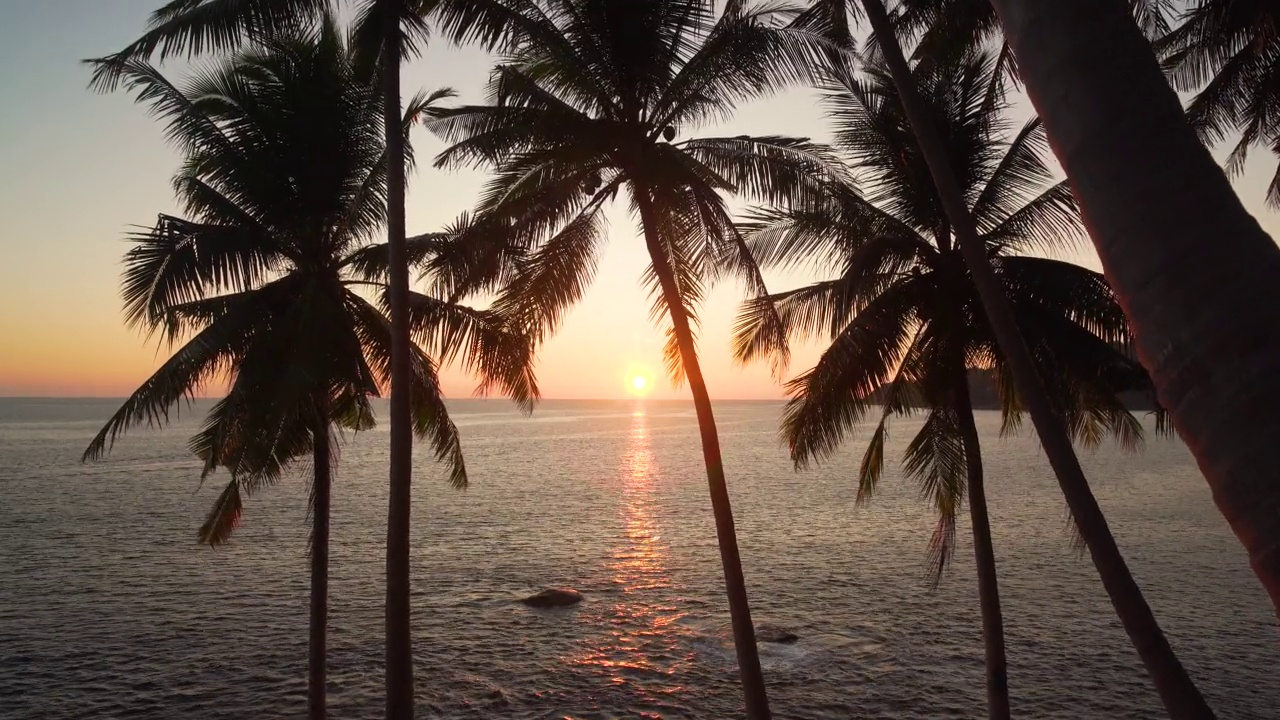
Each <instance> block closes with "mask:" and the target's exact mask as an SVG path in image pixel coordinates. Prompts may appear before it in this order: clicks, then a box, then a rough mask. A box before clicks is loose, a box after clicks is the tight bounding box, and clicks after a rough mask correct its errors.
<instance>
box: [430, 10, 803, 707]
mask: <svg viewBox="0 0 1280 720" xmlns="http://www.w3.org/2000/svg"><path fill="white" fill-rule="evenodd" d="M509 4H510V5H511V6H512V7H514V8H517V9H518V10H519V14H520V18H519V19H518V20H514V21H512V22H511V23H510V24H509V27H511V28H513V30H512V36H511V39H510V41H509V42H508V44H507V45H506V46H505V47H506V53H505V57H504V58H503V60H502V63H501V64H500V65H499V66H498V67H497V68H496V69H495V70H494V73H493V76H492V80H491V83H490V86H489V90H488V92H489V97H490V98H491V104H487V105H478V106H465V107H459V108H456V109H452V110H448V111H442V112H438V113H436V114H435V116H434V119H433V120H432V121H430V122H429V125H430V126H431V127H432V128H433V129H434V130H435V131H436V132H437V133H439V134H440V135H441V136H443V137H444V138H445V139H446V140H448V141H450V142H452V143H454V144H453V145H452V147H450V148H448V149H447V150H445V151H444V152H443V153H442V154H441V155H440V156H439V158H438V159H437V165H439V166H456V165H460V164H465V163H470V164H475V165H487V166H493V167H495V168H496V173H495V175H494V177H493V178H492V180H491V181H490V182H489V184H488V187H487V188H486V190H485V193H484V197H483V199H482V201H481V203H480V208H479V211H480V212H481V213H482V215H483V216H484V217H486V218H488V219H489V220H488V221H489V222H500V223H506V224H507V226H509V227H510V228H511V229H512V231H513V232H514V233H515V234H516V235H517V236H519V237H522V238H523V239H524V240H523V241H524V242H525V243H526V244H527V247H528V248H529V251H530V255H529V257H528V258H527V259H526V261H524V262H523V263H521V265H520V269H519V271H518V272H517V274H516V276H515V277H514V278H512V280H511V282H509V283H508V284H507V286H506V288H505V289H504V290H503V291H502V293H501V294H500V295H499V296H498V299H497V301H496V302H495V306H494V307H495V308H496V309H497V310H498V311H499V312H501V313H503V315H504V316H505V317H508V318H511V319H512V321H513V322H516V323H519V324H521V325H523V326H525V327H529V328H532V329H535V330H537V331H539V332H542V333H546V332H550V331H552V330H554V329H555V327H556V326H557V325H558V323H559V321H560V319H561V318H562V317H563V315H564V313H565V311H566V310H567V308H568V307H569V306H570V305H572V304H573V303H575V302H577V301H578V300H579V299H580V298H581V297H582V295H583V293H584V292H585V290H586V288H587V286H588V284H589V283H590V281H591V278H592V274H593V270H594V268H595V263H596V259H597V258H598V256H599V253H600V251H601V249H602V246H603V241H604V238H605V231H604V217H603V213H604V209H605V207H606V206H607V205H608V204H609V203H610V201H611V200H613V199H614V198H615V197H616V196H617V195H618V194H619V193H620V192H624V191H625V193H626V194H627V195H628V196H629V200H630V208H631V211H632V213H633V217H637V218H638V219H639V225H640V229H641V231H642V233H643V236H644V240H645V246H646V248H647V250H648V252H649V258H650V261H651V265H650V267H649V268H648V270H647V272H646V274H645V279H646V281H647V283H648V285H649V287H650V288H651V292H652V294H653V297H654V309H653V313H654V317H655V319H657V318H659V317H662V316H666V317H668V318H669V319H670V321H671V325H670V327H669V328H668V343H667V348H666V360H667V365H668V370H669V372H670V374H671V376H672V378H673V380H676V381H677V382H678V381H680V380H681V379H687V380H688V382H689V387H690V389H691V390H692V393H693V399H694V405H695V407H696V410H697V417H698V425H699V429H700V432H701V436H702V447H703V459H704V461H705V463H706V468H707V476H708V481H709V484H710V491H711V502H712V509H713V512H714V516H715V522H716V532H717V537H718V539H719V543H720V553H721V561H722V564H723V569H724V574H725V584H726V588H727V591H728V597H729V607H730V614H731V618H732V624H733V631H734V641H735V645H736V649H737V655H738V663H739V670H740V672H741V675H742V681H743V687H744V692H745V695H746V708H747V714H748V716H749V717H751V718H753V719H759V718H767V717H769V706H768V699H767V696H766V693H765V687H764V681H763V677H762V674H761V672H760V663H759V657H758V653H757V648H756V642H755V631H754V628H753V626H752V623H751V614H750V609H749V606H748V603H747V592H746V584H745V581H744V578H743V573H742V563H741V558H740V556H739V551H738V544H737V539H736V535H735V531H734V522H733V512H732V508H731V505H730V502H729V493H728V488H727V486H726V483H725V476H724V465H723V463H722V460H721V456H720V443H719V438H718V435H717V432H716V426H715V418H714V414H713V412H712V407H711V399H710V397H709V395H708V393H707V387H706V383H705V382H704V380H703V376H702V370H701V368H700V366H699V363H698V356H697V352H696V348H695V325H696V322H697V314H696V310H697V307H698V303H699V301H700V299H701V298H702V296H703V291H704V288H705V286H706V283H707V282H709V281H711V280H712V279H713V278H715V277H716V276H718V275H723V274H728V273H732V274H736V275H738V276H739V277H741V278H743V279H744V280H745V281H746V282H747V283H748V286H749V287H751V288H752V290H753V292H756V293H760V292H763V288H764V286H763V281H762V279H761V277H760V274H759V272H758V269H757V268H756V267H755V264H754V262H753V261H752V259H751V257H750V254H749V253H747V252H746V250H745V247H744V246H743V244H742V239H741V237H740V236H739V235H738V233H737V231H736V230H735V228H734V226H733V222H732V218H731V215H730V213H729V211H728V209H727V207H726V205H725V199H724V196H725V195H726V194H728V193H734V192H736V193H740V194H742V195H744V196H747V197H752V198H758V199H760V200H763V201H769V202H785V201H789V200H800V199H803V198H804V197H807V196H809V195H811V194H812V193H814V192H816V191H817V189H818V188H817V186H816V184H815V183H814V181H813V180H812V178H813V177H814V176H815V175H820V174H821V172H822V169H823V167H824V165H825V163H826V161H827V158H826V157H825V155H824V154H823V153H822V151H821V150H820V149H819V148H817V147H816V146H814V145H812V144H811V143H809V142H807V141H804V140H799V139H791V138H783V137H758V138H752V137H746V136H741V137H733V138H699V139H685V140H680V141H677V138H678V137H679V136H680V135H687V134H688V133H689V132H690V131H691V130H693V129H694V128H696V127H697V126H699V125H701V124H703V123H705V122H706V121H708V120H711V119H715V118H719V117H724V116H727V115H728V114H729V113H730V112H731V111H732V109H733V107H734V105H735V104H736V103H737V102H740V101H743V100H746V99H750V98H755V97H760V96H763V95H767V94H770V93H772V92H774V91H776V90H778V89H780V88H781V87H783V86H784V85H786V84H788V83H790V82H793V81H804V80H807V79H808V78H809V77H810V68H811V67H813V65H812V63H813V62H814V61H815V60H817V59H818V58H819V57H820V55H821V47H822V43H821V42H820V41H819V39H818V38H817V37H816V36H814V34H813V33H810V32H808V31H804V30H798V29H788V28H786V27H785V24H786V23H787V21H788V20H789V19H790V17H791V16H792V12H791V8H787V7H784V6H782V5H780V4H778V3H768V4H765V5H755V4H752V3H747V2H736V1H735V2H730V3H728V5H727V6H726V7H725V8H724V10H723V11H722V12H720V13H717V12H716V10H715V9H714V7H713V5H714V4H713V3H710V2H707V0H672V1H671V2H661V3H659V2H634V3H629V2H609V1H607V0H528V1H524V2H515V1H512V2H510V3H509Z"/></svg>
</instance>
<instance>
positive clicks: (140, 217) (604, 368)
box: [0, 0, 1280, 398]
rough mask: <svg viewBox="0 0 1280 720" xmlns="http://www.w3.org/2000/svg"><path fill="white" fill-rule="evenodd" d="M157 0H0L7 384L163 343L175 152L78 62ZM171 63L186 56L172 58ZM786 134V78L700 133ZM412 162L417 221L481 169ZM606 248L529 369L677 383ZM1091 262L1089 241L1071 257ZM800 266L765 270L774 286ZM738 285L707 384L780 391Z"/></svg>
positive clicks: (446, 211)
mask: <svg viewBox="0 0 1280 720" xmlns="http://www.w3.org/2000/svg"><path fill="white" fill-rule="evenodd" d="M159 4H160V0H3V2H0V97H3V98H4V101H3V103H0V396H10V395H58V396H63V395H70V396H86V395H96V396H122V395H125V394H128V393H129V392H130V391H131V390H132V389H133V388H134V387H136V386H137V384H138V383H139V382H140V381H142V380H143V379H145V378H146V377H147V375H148V374H149V373H150V372H151V370H152V369H154V367H155V366H156V365H157V364H158V362H160V360H161V359H162V354H163V353H164V351H165V348H158V347H157V346H156V344H155V343H154V342H150V343H148V342H145V341H144V339H143V338H142V337H140V336H139V335H138V334H136V333H135V332H134V331H132V330H129V329H127V328H125V327H124V325H123V322H122V319H121V312H120V301H119V293H118V287H119V276H120V260H121V257H122V255H123V253H124V251H125V249H126V247H127V246H126V244H125V243H124V242H123V240H122V235H123V233H124V232H125V231H126V230H127V229H128V227H129V226H130V225H146V224H150V223H151V222H152V221H153V220H154V218H155V216H156V214H157V213H160V212H174V211H175V209H176V208H175V204H174V202H173V197H172V193H171V192H170V187H169V180H170V177H171V175H172V173H173V170H174V169H175V167H176V165H177V157H176V155H175V154H174V153H173V151H172V150H171V149H170V148H169V147H168V146H167V145H166V144H165V142H164V140H163V138H162V136H161V130H160V127H159V126H158V125H157V124H156V123H155V122H154V121H153V120H151V119H150V118H149V117H148V116H147V114H146V111H145V109H144V108H142V107H140V106H137V105H135V104H134V103H133V102H132V101H131V99H130V98H129V97H127V96H126V95H125V94H123V93H118V94H115V95H109V96H103V95H95V94H93V93H91V92H90V91H88V90H87V89H86V83H87V81H88V72H87V70H86V69H85V68H84V67H83V66H82V65H80V64H79V63H78V60H79V59H81V58H85V57H93V56H100V55H102V54H105V53H107V52H110V51H112V50H115V49H118V48H119V47H120V46H122V45H124V44H125V43H126V42H128V41H129V40H131V39H132V38H134V37H135V36H136V35H137V34H138V33H139V32H140V31H141V30H142V28H143V27H144V23H145V19H146V17H147V15H148V13H149V12H150V11H151V10H153V9H154V8H155V7H157V6H159ZM488 69H489V58H488V57H486V56H485V55H484V54H483V53H480V52H478V51H475V50H465V49H464V50H457V49H452V48H448V47H446V46H444V45H442V44H440V45H437V46H436V47H434V48H432V49H431V50H430V51H429V52H428V53H427V55H426V57H424V58H422V59H420V60H416V61H414V62H413V63H412V64H410V65H409V66H408V67H407V69H406V72H405V90H406V94H408V93H409V92H411V91H413V90H415V89H418V88H436V87H441V86H449V87H453V88H454V89H456V90H457V91H458V92H459V93H460V95H461V99H462V100H463V101H478V100H479V99H480V91H481V88H482V86H483V83H484V80H485V79H486V77H487V73H488ZM172 70H173V73H174V74H175V75H178V76H180V75H181V69H180V67H179V66H173V67H172ZM743 133H759V134H764V133H770V134H787V135H800V136H807V137H813V138H815V139H825V138H826V137H827V136H828V132H827V128H826V124H825V123H824V122H823V120H822V114H821V109H820V108H819V107H818V106H817V105H816V103H815V102H814V97H813V94H812V93H810V92H808V91H796V92H793V93H789V94H787V95H785V96H782V97H778V98H774V99H771V100H768V101H764V102H759V103H754V104H752V105H750V106H746V107H744V108H742V109H741V111H740V112H739V113H738V115H737V116H736V118H735V120H734V121H733V122H732V123H730V124H727V125H724V126H720V127H714V128H707V129H705V130H703V134H725V135H738V134H743ZM414 142H415V145H416V147H417V149H418V153H419V158H421V159H422V160H423V162H420V167H419V169H418V171H417V173H416V175H415V176H413V177H412V178H411V186H410V193H409V199H408V227H409V232H410V233H411V234H413V233H420V232H427V231H431V230H434V229H437V228H439V227H440V226H442V225H443V224H445V223H447V222H448V221H450V220H451V219H452V218H454V217H455V216H456V215H457V214H458V213H459V212H461V211H463V210H466V209H468V208H469V207H470V206H471V205H472V203H473V202H474V198H475V195H476V192H477V190H478V189H479V187H480V184H481V182H482V181H483V175H482V174H481V173H478V172H451V173H445V172H441V171H437V170H434V169H432V168H431V167H430V163H429V162H426V161H425V160H427V159H428V158H430V157H432V156H433V155H434V154H435V153H436V152H438V151H439V150H440V149H441V148H442V147H443V146H442V144H441V143H440V142H439V141H438V140H436V139H435V138H433V137H432V136H431V135H430V134H429V133H427V132H425V131H420V132H418V133H417V135H415V137H414ZM1274 162H1275V161H1274V158H1271V157H1268V156H1267V153H1265V152H1264V151H1262V150H1259V151H1258V152H1257V153H1256V159H1255V160H1254V161H1253V162H1252V164H1251V166H1250V168H1249V169H1248V172H1247V173H1246V175H1245V176H1244V177H1243V178H1241V179H1240V180H1239V181H1238V182H1237V187H1238V189H1239V191H1240V192H1241V195H1242V197H1243V198H1244V199H1245V202H1246V204H1247V205H1248V207H1249V208H1250V210H1251V211H1252V212H1254V213H1255V214H1256V215H1257V216H1258V217H1259V219H1261V220H1262V222H1263V225H1264V227H1266V228H1267V229H1268V231H1269V232H1271V233H1272V236H1273V237H1274V236H1275V235H1276V233H1277V232H1278V231H1280V222H1277V218H1276V215H1275V214H1274V212H1272V211H1269V210H1267V209H1266V208H1265V207H1264V206H1263V204H1262V199H1261V198H1262V194H1263V192H1264V189H1265V187H1266V182H1267V179H1268V175H1269V173H1270V172H1272V171H1273V169H1274ZM611 220H612V224H611V236H610V245H609V250H608V252H607V253H606V254H605V256H604V259H603V262H602V263H601V266H600V271H599V274H598V276H597V279H596V283H595V285H594V287H593V289H592V290H591V292H590V293H589V294H588V295H587V297H586V298H585V299H584V301H583V302H582V303H581V304H580V305H579V306H578V308H577V310H576V311H575V312H574V313H573V314H572V315H571V316H570V317H569V319H568V321H567V322H566V323H565V325H564V327H563V329H562V330H561V332H560V333H559V335H558V336H557V337H556V338H555V339H553V340H552V341H551V342H550V343H549V344H548V345H547V346H546V347H545V348H544V349H543V351H542V353H541V356H540V362H539V370H538V374H539V378H540V381H541V384H542V388H543V394H544V396H545V397H549V398H607V397H618V396H622V395H625V394H626V393H627V391H628V389H627V386H628V385H629V384H630V382H631V379H632V377H633V376H634V375H636V374H640V375H644V376H647V377H649V378H650V379H651V384H652V385H653V392H652V396H653V397H683V396H684V395H685V393H686V392H687V390H685V389H681V390H674V389H672V388H671V387H670V384H669V383H668V382H667V381H666V379H665V378H664V377H663V375H662V354H661V353H662V344H663V343H662V335H661V333H660V332H659V331H658V330H656V329H655V328H654V327H653V325H652V324H651V323H650V322H649V320H648V308H649V302H648V300H647V298H646V292H645V290H644V289H643V288H642V287H641V285H640V280H639V279H640V274H641V271H642V269H643V268H644V266H645V263H646V261H647V260H646V255H645V252H644V247H643V242H642V241H641V240H640V239H639V238H638V237H637V236H636V233H635V232H634V228H633V225H632V223H631V222H630V221H629V219H628V218H627V216H626V213H625V210H621V209H620V211H619V212H615V213H614V214H613V215H612V217H611ZM1073 259H1075V260H1077V261H1079V262H1081V263H1083V264H1086V265H1090V266H1092V267H1097V262H1096V259H1095V258H1093V257H1092V255H1091V254H1090V253H1087V252H1082V253H1081V254H1080V255H1079V256H1078V257H1075V258H1073ZM803 279H804V278H803V277H801V276H795V275H793V276H778V275H772V276H770V277H769V281H770V289H771V290H782V289H787V288H789V287H794V286H795V285H797V284H799V283H800V282H801V281H802V280H803ZM739 300H741V290H740V288H738V287H736V286H734V285H733V284H729V283H726V284H723V285H721V286H718V287H717V288H716V289H715V291H714V292H713V293H712V295H711V297H710V299H709V301H708V303H707V306H706V307H705V309H704V310H703V312H702V320H703V331H702V333H701V336H700V343H699V347H700V350H701V353H700V354H701V357H702V362H703V367H704V372H705V374H706V376H707V381H708V384H709V385H710V389H711V393H712V395H713V397H719V398H777V397H781V396H782V390H781V388H780V387H779V386H778V384H777V383H776V382H775V381H774V380H773V379H772V378H771V377H770V375H769V372H768V370H767V368H766V367H764V366H762V365H761V366H755V367H751V368H747V369H741V368H738V367H736V366H735V365H734V363H733V362H732V359H731V357H730V353H729V336H730V326H731V323H732V319H733V315H734V312H735V307H736V305H737V303H738V301H739ZM817 351H818V349H817V348H816V347H805V348H797V351H796V353H795V357H794V361H793V365H792V371H793V372H797V371H800V370H803V369H804V368H806V367H808V366H810V365H812V363H813V361H814V360H815V359H816V357H817ZM445 380H446V389H447V390H448V391H449V393H450V395H452V396H455V397H459V396H467V395H470V393H471V389H472V387H473V386H474V383H473V381H472V380H470V379H469V378H467V377H466V376H465V375H464V374H463V373H461V372H459V371H457V370H450V371H447V372H446V374H445Z"/></svg>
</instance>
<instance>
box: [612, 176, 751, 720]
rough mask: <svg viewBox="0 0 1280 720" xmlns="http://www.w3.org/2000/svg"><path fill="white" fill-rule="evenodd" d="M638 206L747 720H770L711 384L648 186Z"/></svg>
mask: <svg viewBox="0 0 1280 720" xmlns="http://www.w3.org/2000/svg"><path fill="white" fill-rule="evenodd" d="M637 185H639V183H637ZM636 201H637V204H638V205H639V206H640V222H641V224H642V225H643V226H644V237H645V244H646V245H647V246H648V249H649V257H650V259H651V260H652V261H653V269H654V273H655V274H656V275H657V276H658V283H659V284H660V285H661V287H662V297H663V301H664V302H666V304H667V308H668V310H669V312H670V314H671V324H672V326H673V327H674V328H675V334H676V341H677V343H678V344H679V347H680V361H681V364H682V365H683V367H684V374H685V378H686V379H687V380H688V381H689V389H690V390H691V391H692V392H693V407H694V409H695V411H696V412H697V415H698V430H699V432H700V433H701V435H702V459H703V461H704V462H705V463H706V466H707V482H708V484H709V485H710V486H711V512H712V515H714V516H715V522H716V540H717V541H718V542H719V545H720V564H721V566H722V567H723V569H724V581H725V589H726V590H727V591H728V595H729V618H730V621H731V623H732V625H733V645H734V648H735V650H736V651H737V655H738V673H739V675H740V677H741V679H742V692H743V695H744V697H745V701H746V709H747V718H748V720H769V718H771V717H772V716H771V715H770V713H769V696H768V694H767V692H766V690H765V685H764V673H763V672H762V671H761V670H760V651H759V648H757V647H756V629H755V625H754V624H753V623H752V621H751V606H750V604H749V603H748V602H747V582H746V579H745V578H744V577H743V575H742V557H741V556H740V555H739V553H738V535H737V531H736V530H735V529H734V526H733V506H732V505H731V504H730V502H729V488H728V485H727V484H726V483H725V479H724V462H723V459H722V458H721V456H720V437H719V435H718V434H717V432H716V419H715V415H714V414H713V413H712V409H711V396H710V395H709V394H708V393H707V384H706V382H705V381H704V380H703V378H702V368H701V367H700V366H699V364H698V351H697V348H696V346H695V344H694V340H693V330H692V329H691V328H690V327H689V318H688V316H687V315H685V312H684V303H683V302H682V301H681V297H680V288H679V286H677V285H676V279H675V273H674V272H673V271H672V268H671V265H670V263H669V262H668V260H667V255H666V251H665V250H664V249H663V247H662V242H661V240H660V238H659V236H658V227H659V223H658V218H657V217H656V215H655V211H654V207H653V201H652V199H651V197H650V195H649V190H648V188H647V187H636Z"/></svg>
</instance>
